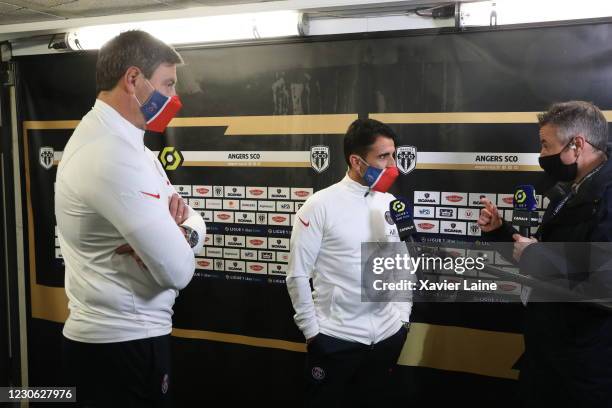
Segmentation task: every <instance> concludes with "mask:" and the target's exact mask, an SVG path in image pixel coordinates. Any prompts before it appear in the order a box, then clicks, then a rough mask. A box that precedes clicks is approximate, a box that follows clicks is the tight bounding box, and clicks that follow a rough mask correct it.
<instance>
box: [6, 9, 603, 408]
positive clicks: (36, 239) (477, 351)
mask: <svg viewBox="0 0 612 408" xmlns="http://www.w3.org/2000/svg"><path fill="white" fill-rule="evenodd" d="M610 39H612V24H611V23H610V22H607V21H598V22H589V23H584V24H571V25H569V24H568V25H558V26H549V27H513V28H506V29H496V30H467V31H463V32H458V31H436V32H433V31H417V32H394V33H386V34H384V35H369V36H361V35H355V36H339V37H328V38H322V39H316V40H315V39H308V38H306V39H302V40H299V41H295V40H291V41H274V42H268V43H258V44H244V45H234V46H219V47H200V48H198V47H193V48H186V49H182V50H180V52H181V54H182V56H183V58H184V59H185V62H186V65H185V66H184V67H183V68H181V69H180V70H179V86H178V92H179V94H180V95H181V97H182V100H183V104H184V108H183V110H182V111H181V112H180V117H179V118H177V119H175V120H174V121H173V123H172V124H171V127H170V128H169V129H168V131H167V132H166V134H165V135H164V136H163V137H161V136H159V135H153V134H151V135H147V136H146V137H145V141H146V144H147V145H148V146H149V147H150V148H151V149H152V150H154V151H162V150H163V149H164V147H173V148H174V149H176V150H178V151H180V152H182V158H183V162H182V163H181V165H180V166H178V168H176V169H175V170H169V171H168V173H169V176H170V179H171V181H172V182H173V184H175V185H184V186H195V185H207V186H268V187H271V186H274V187H282V188H286V187H289V188H291V187H293V188H296V187H301V188H312V189H313V190H314V191H317V190H320V189H322V188H324V187H326V186H328V185H330V184H332V183H334V182H336V181H337V180H339V179H340V178H341V177H342V176H343V175H344V172H345V164H344V159H343V157H342V136H343V133H344V131H345V130H346V128H347V126H348V124H349V123H350V122H351V121H352V120H354V119H355V118H357V117H373V118H377V119H380V120H382V121H385V122H387V123H390V124H391V125H392V126H393V128H394V129H395V130H396V131H397V133H398V135H399V137H400V144H403V145H413V146H416V147H417V148H418V150H419V151H424V152H492V153H496V152H498V153H501V152H513V153H516V154H521V153H535V152H538V151H539V143H538V137H537V131H538V127H537V124H536V116H535V112H538V111H542V110H545V109H546V107H547V106H548V105H549V104H551V103H553V102H556V101H563V100H570V99H583V100H589V101H593V102H594V103H595V104H597V105H598V106H599V107H600V108H601V109H602V110H604V111H607V110H609V109H612V54H611V53H610V51H609V49H610V47H609V44H610ZM95 61H96V54H95V52H83V53H69V54H59V55H43V56H30V57H19V58H16V60H15V63H16V68H17V69H16V84H15V88H14V91H15V95H16V98H15V101H16V106H15V107H16V112H17V121H18V122H17V126H16V129H17V131H18V139H19V149H20V150H19V151H20V166H21V168H20V174H19V175H17V176H18V177H20V178H21V180H22V183H21V191H17V192H16V193H17V194H18V195H20V196H21V198H22V201H23V217H24V220H25V221H24V222H25V224H24V228H25V229H24V239H25V248H24V254H23V255H24V260H25V263H24V266H25V277H26V280H27V285H26V287H27V301H26V305H27V319H28V320H27V351H28V365H27V369H28V376H29V383H30V385H32V386H34V385H53V384H56V383H57V382H58V379H59V378H60V360H59V351H60V340H61V329H62V323H63V321H64V320H65V319H66V316H67V313H68V312H67V308H66V296H65V293H64V290H63V263H62V260H61V258H59V257H58V256H57V253H56V248H55V235H54V225H55V221H54V216H53V181H54V179H55V170H56V164H57V161H58V160H61V151H62V150H63V146H64V145H65V143H66V142H67V140H68V138H69V137H70V134H71V132H72V130H73V129H74V127H75V126H76V125H77V124H78V121H79V120H80V118H81V117H82V116H83V115H84V114H85V113H86V112H87V111H88V110H89V109H90V108H91V106H92V105H93V103H94V100H95V82H94V80H95V75H94V73H95ZM606 115H609V112H606ZM3 126H4V124H3ZM3 138H4V133H3ZM320 145H323V146H327V147H328V148H329V151H330V162H329V168H328V169H327V170H325V171H323V172H321V173H319V172H316V171H314V170H313V168H311V166H310V164H309V163H304V162H300V161H292V160H289V159H287V161H284V162H283V161H280V162H279V161H274V162H266V161H260V162H259V163H258V164H254V165H251V166H249V167H243V166H236V165H235V163H232V162H231V160H229V159H228V160H219V159H209V158H207V157H208V156H206V155H201V154H200V153H198V152H208V151H218V152H238V153H239V152H288V151H298V152H308V151H310V149H311V148H312V147H313V146H320ZM3 146H4V142H3ZM42 147H47V148H48V147H51V148H53V151H54V154H55V155H56V156H55V157H56V161H55V163H54V166H52V167H51V168H49V169H47V168H45V167H44V166H42V165H41V164H40V158H39V153H40V149H41V148H42ZM215 157H217V156H215ZM532 167H533V166H531V167H530V166H525V167H522V168H516V169H514V171H507V169H502V168H501V167H500V168H497V169H489V170H482V169H477V168H475V167H473V166H472V167H470V166H465V165H461V164H452V163H450V164H449V163H446V164H445V163H437V164H436V163H426V162H425V163H424V162H418V163H417V167H416V170H415V171H414V172H412V173H410V174H409V175H406V176H402V177H401V178H400V181H399V183H398V186H397V188H396V191H395V193H396V194H401V195H403V196H406V197H410V198H412V197H413V194H412V192H413V191H415V190H419V191H438V192H442V191H465V192H476V191H486V192H491V193H506V192H510V191H512V189H513V188H514V186H515V185H517V184H520V183H532V184H535V185H536V186H539V187H545V186H546V180H545V179H544V177H543V176H542V174H541V172H538V171H535V170H536V169H535V168H532ZM226 228H227V226H226V225H224V224H221V223H216V222H214V221H213V222H209V229H210V231H211V233H212V234H224V233H227V230H226ZM252 233H254V234H256V235H257V234H259V235H261V236H267V237H288V234H289V233H290V228H289V227H286V226H278V227H275V228H266V229H262V230H257V231H255V232H252ZM245 234H246V233H245ZM8 273H9V275H11V274H13V273H14V271H13V270H9V271H8ZM174 310H175V316H174V331H173V352H174V364H175V375H174V386H175V396H176V398H177V406H192V405H194V404H195V403H196V402H197V403H198V404H201V405H204V404H207V403H208V404H209V405H210V404H212V406H219V404H221V403H222V404H224V405H226V406H237V405H238V404H240V405H247V404H252V403H253V401H258V402H261V403H263V404H264V405H266V406H281V405H282V406H288V405H299V402H298V401H299V396H300V393H301V387H302V370H303V359H304V351H305V347H304V342H303V337H302V335H301V333H300V332H299V331H298V330H297V328H296V327H295V325H294V323H293V320H292V314H293V310H292V307H291V303H290V300H289V297H288V295H287V291H286V288H285V286H284V283H283V277H282V275H257V276H255V275H249V274H244V273H243V274H241V273H232V272H224V271H217V272H215V271H198V274H197V276H195V277H194V279H193V281H192V282H191V284H190V285H189V286H188V287H187V288H186V289H185V290H184V291H182V292H181V294H180V296H179V298H178V299H177V303H176V305H175V307H174ZM0 312H2V309H1V308H0ZM522 313H523V310H522V306H521V305H520V304H519V303H466V304H416V305H415V306H414V308H413V316H412V320H413V322H414V324H413V328H412V331H411V332H410V335H409V337H408V340H407V343H406V345H405V347H404V350H403V353H402V356H401V358H400V361H399V364H400V368H399V370H400V374H401V375H400V377H401V378H400V379H398V383H397V384H396V388H395V392H396V397H397V400H398V402H400V403H405V404H411V405H414V404H420V403H428V404H433V405H434V406H435V405H439V404H457V405H459V406H464V405H467V404H469V405H470V406H508V407H511V406H516V404H517V397H516V395H517V381H516V379H517V378H518V372H519V368H520V366H519V365H517V362H518V361H519V359H520V356H521V354H522V350H523V340H522V336H521V322H522ZM0 324H4V321H3V320H0ZM0 329H2V327H1V326H0ZM0 345H2V344H0ZM0 358H1V356H0ZM1 361H2V360H0V363H1ZM0 380H2V377H0ZM0 385H1V384H0ZM213 402H214V404H213Z"/></svg>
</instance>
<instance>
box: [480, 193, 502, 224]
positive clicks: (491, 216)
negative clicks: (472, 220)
mask: <svg viewBox="0 0 612 408" xmlns="http://www.w3.org/2000/svg"><path fill="white" fill-rule="evenodd" d="M480 203H481V204H483V205H484V208H483V209H482V210H480V217H478V225H479V226H480V230H481V231H484V232H491V231H494V230H496V229H498V228H499V227H501V225H502V223H503V220H502V218H501V216H500V215H499V211H497V207H496V206H495V204H493V203H492V202H491V200H489V199H488V198H481V199H480Z"/></svg>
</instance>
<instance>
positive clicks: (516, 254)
mask: <svg viewBox="0 0 612 408" xmlns="http://www.w3.org/2000/svg"><path fill="white" fill-rule="evenodd" d="M512 239H513V240H514V248H513V250H512V257H513V258H514V260H515V261H516V262H519V261H520V260H521V256H522V255H523V251H524V250H525V248H527V247H528V246H529V245H531V244H533V243H535V242H538V240H537V239H535V238H527V237H524V236H522V235H521V234H514V235H512Z"/></svg>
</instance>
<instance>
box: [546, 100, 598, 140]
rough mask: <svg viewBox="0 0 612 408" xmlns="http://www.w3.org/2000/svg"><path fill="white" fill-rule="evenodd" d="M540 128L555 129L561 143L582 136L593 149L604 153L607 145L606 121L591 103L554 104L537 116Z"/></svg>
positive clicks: (570, 102)
mask: <svg viewBox="0 0 612 408" xmlns="http://www.w3.org/2000/svg"><path fill="white" fill-rule="evenodd" d="M538 122H539V124H540V127H543V126H544V125H552V126H555V127H556V128H557V137H558V138H559V139H560V141H561V143H563V144H568V143H569V142H570V140H572V138H574V137H576V136H578V135H582V136H583V137H584V138H585V140H586V141H587V142H589V144H590V145H591V146H593V147H594V148H596V149H598V150H600V151H602V152H605V151H606V145H607V143H608V121H607V120H606V118H605V116H604V115H603V113H602V112H601V111H600V110H599V108H598V107H597V106H595V105H593V104H592V103H591V102H584V101H569V102H560V103H555V104H553V105H551V106H550V108H549V109H548V111H546V112H543V113H540V114H538Z"/></svg>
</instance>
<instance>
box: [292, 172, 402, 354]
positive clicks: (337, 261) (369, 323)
mask: <svg viewBox="0 0 612 408" xmlns="http://www.w3.org/2000/svg"><path fill="white" fill-rule="evenodd" d="M366 191H367V187H365V186H363V185H361V184H359V183H357V182H355V181H353V180H352V179H350V178H349V177H348V175H347V176H346V177H344V179H342V180H341V181H340V182H339V183H336V184H334V185H332V186H330V187H328V188H326V189H324V190H321V191H319V192H317V193H316V194H314V195H313V196H312V197H310V198H309V199H308V200H307V201H306V203H305V204H304V206H303V207H302V208H301V209H300V210H299V211H298V213H297V216H296V217H295V223H294V225H293V232H292V234H291V254H290V256H289V269H288V273H287V288H288V290H289V295H290V297H291V301H292V303H293V307H294V309H295V312H296V313H295V316H294V318H295V322H296V323H297V325H298V327H299V328H300V330H301V331H302V333H303V334H304V337H306V338H307V339H308V338H311V337H313V336H315V335H316V334H318V333H323V334H326V335H329V336H333V337H336V338H339V339H343V340H348V341H355V342H359V343H363V344H374V343H378V342H379V341H381V340H384V339H386V338H387V337H389V336H391V335H393V334H394V333H396V332H397V331H398V330H399V329H400V327H401V325H402V321H405V322H407V321H409V317H410V311H411V307H412V304H411V303H409V302H404V303H399V302H398V303H389V302H387V303H385V302H380V303H374V302H372V303H368V302H362V300H361V243H362V242H396V241H399V238H398V234H397V229H396V227H395V225H391V224H389V223H388V222H387V221H386V220H385V213H386V212H387V211H389V202H391V201H392V200H393V199H394V197H393V195H391V194H388V193H378V192H370V193H369V194H368V195H367V196H366V197H364V195H365V193H366ZM310 278H312V283H313V288H314V291H312V292H311V287H310V283H309V279H310Z"/></svg>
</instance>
